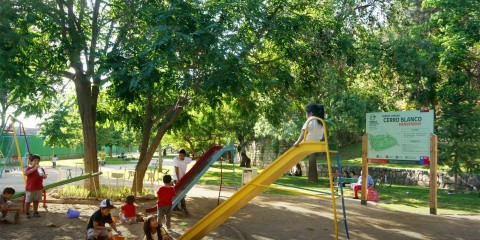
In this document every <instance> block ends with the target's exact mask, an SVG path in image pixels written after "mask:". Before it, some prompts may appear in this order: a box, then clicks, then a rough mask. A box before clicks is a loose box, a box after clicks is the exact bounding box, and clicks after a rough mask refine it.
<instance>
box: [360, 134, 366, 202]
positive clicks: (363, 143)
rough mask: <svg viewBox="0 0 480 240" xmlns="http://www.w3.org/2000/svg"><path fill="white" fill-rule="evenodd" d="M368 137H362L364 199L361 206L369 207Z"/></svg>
mask: <svg viewBox="0 0 480 240" xmlns="http://www.w3.org/2000/svg"><path fill="white" fill-rule="evenodd" d="M367 155H368V135H367V134H363V137H362V176H360V177H361V178H362V190H361V191H362V199H361V200H360V204H362V205H367V192H368V191H367V185H368V158H367Z"/></svg>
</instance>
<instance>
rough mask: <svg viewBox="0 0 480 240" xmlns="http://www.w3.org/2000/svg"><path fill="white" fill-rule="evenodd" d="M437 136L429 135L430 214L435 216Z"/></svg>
mask: <svg viewBox="0 0 480 240" xmlns="http://www.w3.org/2000/svg"><path fill="white" fill-rule="evenodd" d="M437 144H438V138H437V135H435V134H431V135H430V214H432V215H437V187H438V186H437V154H438V152H437Z"/></svg>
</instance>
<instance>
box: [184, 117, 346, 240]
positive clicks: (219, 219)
mask: <svg viewBox="0 0 480 240" xmlns="http://www.w3.org/2000/svg"><path fill="white" fill-rule="evenodd" d="M317 119H318V120H320V121H321V122H322V124H323V126H326V124H325V122H324V121H323V120H322V119H320V118H313V119H311V120H317ZM306 125H307V126H308V123H307V124H306ZM307 133H308V128H307V129H306V131H305V135H304V141H303V142H302V143H300V144H299V145H298V146H297V147H292V148H290V149H289V150H288V151H286V152H285V153H284V154H283V155H281V156H280V157H279V158H277V159H276V160H275V161H273V162H272V163H271V164H270V165H268V167H267V168H265V169H264V170H263V171H262V172H261V173H259V174H258V175H257V176H256V177H255V178H253V179H252V180H251V181H250V182H248V183H246V184H245V185H244V186H243V187H242V188H240V189H239V190H238V191H237V192H236V193H234V194H233V195H232V196H231V197H230V198H228V199H227V200H226V201H225V202H223V203H222V204H220V205H219V206H217V207H216V208H215V209H214V210H212V211H211V212H210V213H209V214H207V216H205V217H204V218H202V219H201V220H200V221H199V222H197V223H196V224H195V225H194V226H193V227H192V228H190V229H189V230H188V231H187V232H186V233H185V234H183V235H182V236H180V238H179V239H189V240H190V239H202V238H203V237H205V236H206V235H207V234H208V233H209V232H211V231H213V230H214V229H216V228H217V227H218V226H220V225H221V224H222V223H223V222H224V221H226V220H227V219H228V218H229V217H231V216H232V215H233V214H235V213H236V212H237V211H238V210H240V209H241V208H242V207H244V206H245V205H246V204H247V203H249V202H250V201H251V200H252V199H253V198H255V197H256V196H257V195H259V194H261V193H262V192H263V191H265V190H266V189H267V188H268V187H269V186H270V185H271V184H272V183H273V182H275V181H276V180H277V179H278V178H280V177H281V176H283V174H284V173H285V172H287V171H289V170H290V169H291V168H292V167H294V166H295V165H296V164H297V163H298V162H300V161H302V160H303V159H304V158H305V157H307V156H308V155H310V154H312V153H316V152H325V153H326V156H327V164H328V169H329V179H330V180H329V181H330V191H331V200H332V208H333V222H334V225H335V233H336V238H337V239H338V221H337V212H336V197H335V193H334V187H333V181H332V171H331V164H330V153H331V151H330V149H329V145H328V138H327V129H326V128H324V138H323V139H324V141H321V142H307V141H305V138H306V135H307ZM332 152H336V151H332Z"/></svg>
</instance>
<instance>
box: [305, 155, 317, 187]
mask: <svg viewBox="0 0 480 240" xmlns="http://www.w3.org/2000/svg"><path fill="white" fill-rule="evenodd" d="M317 155H318V153H312V154H310V156H308V159H309V160H308V180H307V181H309V182H317V181H318V169H317Z"/></svg>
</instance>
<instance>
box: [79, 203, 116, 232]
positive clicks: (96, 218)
mask: <svg viewBox="0 0 480 240" xmlns="http://www.w3.org/2000/svg"><path fill="white" fill-rule="evenodd" d="M112 208H115V206H113V204H112V202H110V199H104V200H103V201H102V202H101V203H100V209H98V210H97V211H95V212H94V213H93V214H92V216H91V217H90V220H89V221H88V225H87V240H103V239H105V240H107V239H111V238H112V236H113V235H112V229H113V230H114V231H115V232H117V234H118V235H121V234H122V233H121V232H120V231H118V230H117V226H116V225H115V223H114V222H113V220H112V215H111V214H110V211H111V210H112ZM106 223H108V225H110V228H108V227H105V224H106Z"/></svg>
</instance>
